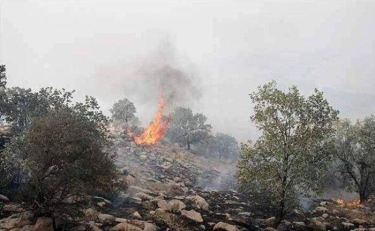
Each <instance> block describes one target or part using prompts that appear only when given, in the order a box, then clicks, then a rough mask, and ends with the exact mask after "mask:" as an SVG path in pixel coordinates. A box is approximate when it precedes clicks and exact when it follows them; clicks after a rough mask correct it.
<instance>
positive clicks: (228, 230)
mask: <svg viewBox="0 0 375 231" xmlns="http://www.w3.org/2000/svg"><path fill="white" fill-rule="evenodd" d="M213 230H225V231H240V230H239V229H238V228H237V227H236V226H234V225H230V224H228V223H225V222H219V223H217V224H216V225H215V226H214V228H213Z"/></svg>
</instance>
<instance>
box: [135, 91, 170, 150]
mask: <svg viewBox="0 0 375 231" xmlns="http://www.w3.org/2000/svg"><path fill="white" fill-rule="evenodd" d="M165 104H166V102H165V99H164V96H163V95H162V96H161V98H160V100H159V105H158V110H157V112H156V114H155V116H154V118H153V120H152V123H151V124H150V125H148V126H147V127H146V128H145V130H144V132H143V133H142V134H141V135H139V136H134V135H133V134H129V135H130V136H132V137H133V138H134V142H135V143H136V144H147V145H151V144H155V143H156V142H158V141H159V140H160V139H161V138H163V136H164V134H165V132H166V130H167V128H168V122H169V121H168V120H163V118H162V117H163V111H164V108H165Z"/></svg>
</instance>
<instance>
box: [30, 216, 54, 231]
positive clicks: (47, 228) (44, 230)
mask: <svg viewBox="0 0 375 231" xmlns="http://www.w3.org/2000/svg"><path fill="white" fill-rule="evenodd" d="M33 231H53V225H52V218H50V217H39V218H38V220H37V221H36V223H35V225H34V227H33Z"/></svg>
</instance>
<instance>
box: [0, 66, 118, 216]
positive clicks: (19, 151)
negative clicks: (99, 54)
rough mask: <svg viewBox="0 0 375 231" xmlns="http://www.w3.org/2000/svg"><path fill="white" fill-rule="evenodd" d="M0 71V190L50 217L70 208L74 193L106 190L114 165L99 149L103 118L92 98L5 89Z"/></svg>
mask: <svg viewBox="0 0 375 231" xmlns="http://www.w3.org/2000/svg"><path fill="white" fill-rule="evenodd" d="M0 71H1V73H0V74H1V75H0V76H1V78H0V80H1V81H0V82H1V84H2V85H1V92H0V93H1V101H0V109H1V113H2V118H3V119H4V120H5V121H6V123H7V124H9V125H10V128H11V129H10V132H9V131H5V130H6V129H4V126H3V127H2V129H1V132H2V149H1V151H0V192H9V190H16V192H17V193H16V194H17V195H21V196H22V201H23V202H26V205H30V206H31V208H32V209H33V212H34V216H35V217H38V216H50V217H52V218H54V217H57V216H59V217H61V216H62V215H64V214H67V213H68V212H71V211H75V210H76V209H70V208H71V206H72V205H73V204H74V203H72V202H75V201H76V199H77V198H78V197H79V198H81V199H82V198H84V196H86V195H89V194H90V193H93V192H97V191H99V190H108V191H112V190H113V186H114V184H113V183H114V180H115V179H116V174H115V173H116V171H115V166H114V160H113V156H110V155H109V154H108V153H107V152H106V151H105V150H107V149H106V147H107V145H108V144H109V142H108V139H107V137H108V133H107V128H106V127H107V124H108V118H107V117H106V116H105V115H103V113H102V112H101V111H100V110H99V105H98V103H97V101H96V99H95V98H93V97H88V96H87V97H86V99H85V101H84V102H78V103H72V99H73V96H72V95H73V92H74V91H72V92H69V91H65V90H64V89H62V90H57V89H53V88H42V89H41V90H40V91H38V92H33V91H31V89H23V88H18V87H14V88H10V89H7V88H6V86H5V83H6V82H5V80H6V76H5V67H4V66H0ZM3 133H4V134H5V133H9V134H10V139H8V138H7V139H4V138H3V135H4V134H3ZM5 142H6V144H5V145H4V143H5ZM4 146H5V148H4ZM13 197H14V196H13Z"/></svg>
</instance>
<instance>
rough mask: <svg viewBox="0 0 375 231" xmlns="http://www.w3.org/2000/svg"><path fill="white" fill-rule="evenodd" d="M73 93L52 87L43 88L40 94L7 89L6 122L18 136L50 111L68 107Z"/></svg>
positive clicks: (18, 89)
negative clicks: (35, 120)
mask: <svg viewBox="0 0 375 231" xmlns="http://www.w3.org/2000/svg"><path fill="white" fill-rule="evenodd" d="M73 92H74V91H73ZM73 92H69V91H65V89H62V90H57V89H53V88H51V87H48V88H42V89H41V90H40V91H39V92H32V90H31V89H23V88H19V87H14V88H10V89H7V92H6V100H5V101H6V105H7V107H6V109H5V115H6V121H7V122H10V123H11V124H12V132H13V133H14V134H15V135H18V134H20V133H22V132H24V131H26V130H27V129H28V127H29V126H30V124H31V123H32V121H33V120H34V119H36V118H38V117H40V116H42V115H44V114H46V113H47V112H48V111H49V110H52V109H60V108H66V107H68V104H69V103H71V100H72V94H73Z"/></svg>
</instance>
